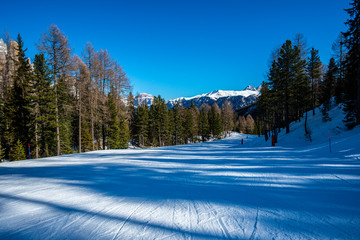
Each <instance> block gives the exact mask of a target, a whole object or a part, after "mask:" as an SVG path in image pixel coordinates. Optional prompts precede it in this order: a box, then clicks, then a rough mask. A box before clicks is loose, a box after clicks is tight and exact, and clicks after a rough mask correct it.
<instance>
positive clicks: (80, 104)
mask: <svg viewBox="0 0 360 240" xmlns="http://www.w3.org/2000/svg"><path fill="white" fill-rule="evenodd" d="M79 153H81V91H79Z"/></svg>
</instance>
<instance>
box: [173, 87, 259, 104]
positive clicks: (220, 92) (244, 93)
mask: <svg viewBox="0 0 360 240" xmlns="http://www.w3.org/2000/svg"><path fill="white" fill-rule="evenodd" d="M259 94H260V92H259V91H257V90H256V88H254V89H251V90H248V89H247V90H242V91H230V90H225V91H224V90H215V91H212V92H209V93H205V94H202V95H197V96H194V97H181V98H176V99H171V100H169V102H179V101H181V100H186V101H189V100H193V99H197V98H201V97H208V98H211V99H213V100H217V99H219V98H223V97H234V96H243V97H249V96H251V95H255V96H257V95H259Z"/></svg>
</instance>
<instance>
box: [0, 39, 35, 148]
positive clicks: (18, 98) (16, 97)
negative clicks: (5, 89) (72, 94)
mask: <svg viewBox="0 0 360 240" xmlns="http://www.w3.org/2000/svg"><path fill="white" fill-rule="evenodd" d="M17 44H18V46H17V49H16V50H17V58H16V61H15V64H16V71H15V75H14V85H13V87H12V88H11V91H10V97H9V99H8V100H7V102H6V103H5V115H6V117H7V119H8V123H9V131H8V134H7V137H8V138H9V139H11V140H12V143H11V145H13V146H14V145H15V144H16V142H15V140H20V141H21V142H25V143H27V144H29V143H30V142H31V138H32V132H31V127H30V124H31V123H33V115H32V109H33V105H32V101H31V92H32V89H31V82H32V79H33V74H32V70H31V66H30V63H29V60H28V58H27V57H26V56H25V51H26V49H24V48H23V47H24V43H23V41H22V38H21V36H20V34H19V35H18V38H17ZM11 140H10V141H11Z"/></svg>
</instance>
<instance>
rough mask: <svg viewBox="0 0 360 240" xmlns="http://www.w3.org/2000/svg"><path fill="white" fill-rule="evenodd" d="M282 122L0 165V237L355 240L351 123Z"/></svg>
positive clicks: (357, 182) (359, 164)
mask: <svg viewBox="0 0 360 240" xmlns="http://www.w3.org/2000/svg"><path fill="white" fill-rule="evenodd" d="M334 119H335V120H336V118H335V117H334ZM335 120H333V121H335ZM312 123H313V127H317V125H316V124H315V123H314V121H313V122H312ZM319 126H321V123H319ZM292 128H293V129H295V131H293V132H292V133H291V134H290V135H285V134H282V135H280V136H279V139H280V141H282V142H283V143H284V144H283V146H276V147H269V143H264V142H263V139H262V138H258V137H256V136H246V135H241V134H233V135H232V136H231V137H229V138H227V139H224V140H221V141H213V142H209V143H201V144H192V145H183V146H174V147H164V148H158V149H147V150H139V149H136V150H108V151H97V152H89V153H83V154H74V155H67V156H60V157H52V158H45V159H35V160H27V161H20V162H8V163H1V164H0V239H109V240H115V239H250V240H254V239H358V237H359V236H360V228H359V226H360V201H359V199H360V161H359V159H358V156H359V153H360V148H359V146H360V129H359V128H357V129H355V130H353V131H352V132H345V131H344V132H343V133H342V135H341V134H340V135H339V136H337V135H335V136H334V138H333V144H334V145H333V152H332V153H329V152H328V148H327V147H328V145H327V142H326V141H327V139H326V137H327V133H323V134H320V133H319V134H314V136H313V139H314V142H313V143H311V144H309V143H306V142H304V143H302V144H300V145H299V146H297V147H296V148H294V146H293V145H294V143H293V142H292V141H289V140H287V139H290V137H291V139H292V138H300V137H301V136H303V133H302V131H300V130H299V131H298V133H297V131H296V129H302V127H301V126H297V125H293V126H292ZM336 130H337V131H339V130H338V129H336ZM321 135H324V136H325V139H324V140H321V139H320V136H321ZM241 139H244V144H243V145H241V144H240V142H241Z"/></svg>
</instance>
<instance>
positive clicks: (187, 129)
mask: <svg viewBox="0 0 360 240" xmlns="http://www.w3.org/2000/svg"><path fill="white" fill-rule="evenodd" d="M193 128H194V122H193V116H192V114H191V111H190V109H187V110H186V116H185V122H184V134H185V139H186V143H191V142H193V141H192V140H193Z"/></svg>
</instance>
